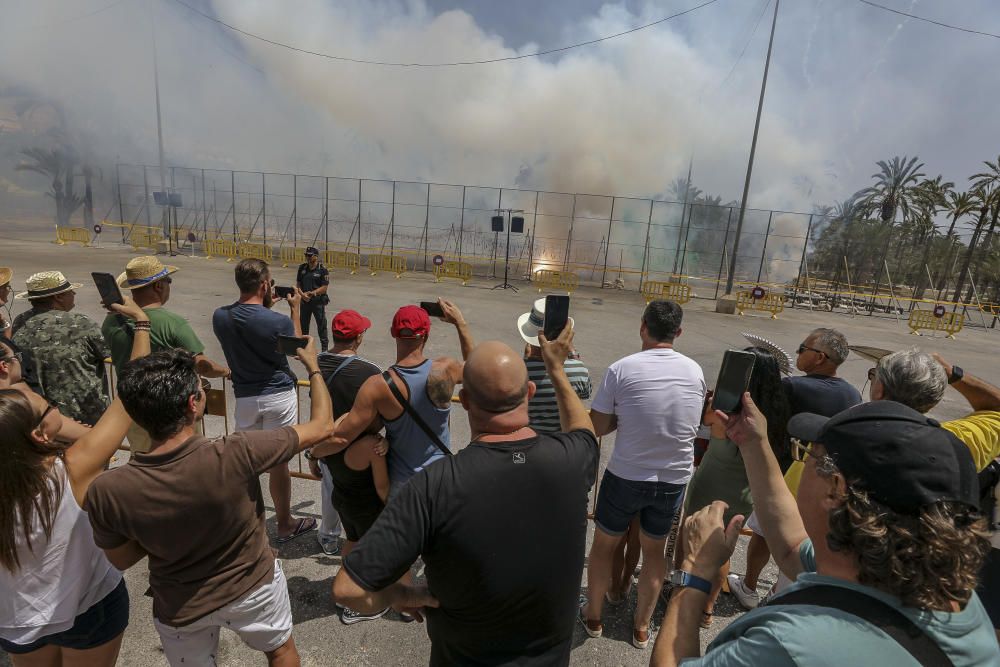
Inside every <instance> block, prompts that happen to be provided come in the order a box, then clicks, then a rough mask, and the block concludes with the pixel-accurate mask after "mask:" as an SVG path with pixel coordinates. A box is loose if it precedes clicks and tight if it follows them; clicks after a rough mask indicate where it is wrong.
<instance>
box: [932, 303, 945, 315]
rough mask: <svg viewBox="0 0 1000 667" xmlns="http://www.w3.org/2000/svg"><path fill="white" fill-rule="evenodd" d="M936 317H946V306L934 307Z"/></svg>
mask: <svg viewBox="0 0 1000 667" xmlns="http://www.w3.org/2000/svg"><path fill="white" fill-rule="evenodd" d="M934 317H944V306H942V305H937V306H934Z"/></svg>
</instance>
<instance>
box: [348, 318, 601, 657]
mask: <svg viewBox="0 0 1000 667" xmlns="http://www.w3.org/2000/svg"><path fill="white" fill-rule="evenodd" d="M572 340H573V332H572V330H571V327H566V329H565V330H564V331H563V333H562V334H561V335H560V336H559V339H558V340H555V341H551V342H550V341H546V340H544V337H540V342H541V343H542V356H543V358H544V360H545V367H546V369H547V370H548V373H549V376H550V377H551V378H552V384H553V386H554V387H555V391H556V400H557V401H558V403H559V416H560V421H561V424H562V428H563V431H565V432H561V433H553V434H538V433H536V432H535V431H533V430H532V429H531V428H529V427H528V400H529V399H530V398H531V396H532V395H533V394H534V392H535V386H534V384H533V383H532V382H529V381H528V371H527V368H525V365H524V362H523V361H522V359H521V357H520V355H518V354H517V353H516V352H514V350H512V349H510V348H509V347H507V346H506V345H504V344H503V343H498V342H493V341H491V342H486V343H483V344H481V345H479V346H478V347H476V348H475V349H474V350H473V351H472V352H471V354H469V356H468V359H467V360H466V362H465V367H464V369H463V372H462V380H463V382H462V390H461V392H460V394H459V396H460V398H461V400H462V405H463V406H464V407H465V409H466V411H467V412H468V415H469V427H470V430H471V432H472V442H471V443H470V444H469V446H468V447H466V448H465V449H463V450H462V451H460V452H459V453H458V454H456V455H455V456H453V457H450V458H447V459H444V460H441V461H438V462H437V463H435V464H434V465H431V466H428V467H427V468H425V469H424V470H422V471H420V472H419V473H417V474H416V475H414V476H413V477H412V478H411V479H410V481H409V483H408V484H407V485H406V486H404V487H403V488H402V489H401V491H400V493H399V495H398V496H397V497H396V498H395V499H394V500H393V501H392V502H391V503H389V506H388V507H387V508H386V509H385V510H384V511H383V512H382V514H381V515H380V516H379V518H378V520H377V521H376V522H375V525H374V526H372V528H371V529H370V530H369V531H368V532H367V533H366V534H365V536H364V537H363V538H361V541H360V542H358V545H357V547H356V548H355V549H354V551H352V552H351V553H350V554H349V555H348V556H347V557H346V558H345V559H344V566H343V567H342V568H341V570H340V573H339V574H338V575H337V578H336V580H335V581H334V588H333V593H334V598H335V599H336V600H337V601H338V602H339V603H341V604H343V605H345V606H347V607H350V608H351V609H358V610H368V611H375V610H379V609H383V608H385V607H386V606H387V605H392V606H393V607H395V608H397V609H407V610H408V611H411V612H417V615H418V617H419V615H420V613H425V614H426V616H427V634H428V636H429V637H430V639H431V660H430V664H431V665H459V664H463V665H464V664H477V665H492V664H510V663H512V662H515V661H516V662H517V664H519V665H532V664H539V665H542V664H544V665H553V664H562V665H565V664H567V663H568V662H569V653H570V649H571V647H572V639H573V624H574V622H575V617H576V610H577V603H578V599H579V591H580V579H581V576H582V573H583V553H584V548H585V546H586V530H587V494H588V492H589V490H590V487H591V486H592V484H593V482H594V476H595V473H596V466H597V455H598V452H597V438H596V437H595V436H594V431H593V426H592V424H591V423H590V418H589V417H588V416H587V411H586V410H585V409H584V407H583V404H582V403H581V402H580V399H579V398H578V397H577V395H576V393H575V392H574V390H573V387H572V386H571V385H570V381H569V379H568V378H567V377H566V371H565V370H564V368H563V364H564V362H565V361H566V358H567V356H568V355H569V351H570V350H571V349H572ZM418 556H419V557H422V558H423V561H424V564H425V565H426V573H427V586H426V587H420V586H412V585H407V584H405V583H401V582H399V581H398V580H399V578H400V575H402V574H403V573H404V572H406V571H407V570H408V569H409V567H410V565H411V564H412V563H413V562H414V561H415V560H416V559H417V557H418Z"/></svg>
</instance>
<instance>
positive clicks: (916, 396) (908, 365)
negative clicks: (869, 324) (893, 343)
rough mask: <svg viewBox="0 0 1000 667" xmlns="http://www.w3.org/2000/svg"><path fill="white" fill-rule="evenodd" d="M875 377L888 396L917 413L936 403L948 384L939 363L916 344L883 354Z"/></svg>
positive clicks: (928, 408)
mask: <svg viewBox="0 0 1000 667" xmlns="http://www.w3.org/2000/svg"><path fill="white" fill-rule="evenodd" d="M875 377H876V378H877V379H878V381H879V382H881V383H882V386H883V387H884V388H885V394H886V395H885V397H886V398H887V399H890V400H893V401H896V402H898V403H902V404H903V405H906V406H908V407H911V408H913V409H914V410H916V411H917V412H927V411H928V410H930V409H931V408H933V407H934V406H935V405H937V404H938V402H939V401H940V400H941V397H942V396H944V390H945V389H946V388H947V387H948V376H947V375H945V372H944V368H942V367H941V364H939V363H938V362H937V361H935V359H934V357H932V356H931V355H929V354H927V353H926V352H921V351H920V350H918V349H917V348H915V347H914V348H911V349H909V350H900V351H899V352H893V353H892V354H887V355H886V356H884V357H882V359H880V360H879V362H878V367H877V369H876V371H875Z"/></svg>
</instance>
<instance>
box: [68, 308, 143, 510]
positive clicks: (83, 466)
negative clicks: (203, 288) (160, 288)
mask: <svg viewBox="0 0 1000 667" xmlns="http://www.w3.org/2000/svg"><path fill="white" fill-rule="evenodd" d="M110 307H111V309H112V310H114V311H115V312H117V313H120V314H122V315H125V316H126V317H130V318H132V319H133V320H135V322H136V323H137V324H138V323H140V322H145V323H146V324H145V326H141V325H140V326H137V327H136V330H135V336H134V337H133V339H132V356H131V357H130V358H131V359H138V358H139V357H142V356H145V355H147V354H149V349H150V347H149V346H150V341H149V318H148V317H147V316H146V313H145V312H143V310H142V308H140V307H139V306H137V305H135V302H133V301H132V300H131V299H130V298H128V297H125V303H124V304H112V305H111V306H110ZM131 424H132V420H131V419H130V418H129V416H128V414H127V413H126V412H125V407H124V406H123V405H122V402H121V399H120V398H115V400H114V401H112V402H111V405H110V407H108V409H107V410H106V411H105V413H104V414H103V415H102V416H101V418H100V420H98V422H97V424H95V425H94V428H92V429H90V430H89V431H88V432H87V433H86V434H84V435H83V436H82V437H80V438H79V439H78V440H76V442H74V443H73V445H71V446H70V447H69V449H67V450H66V464H67V465H66V468H67V471H68V472H69V479H70V484H71V486H72V487H73V496H74V497H75V498H76V500H77V502H78V503H79V504H80V505H81V506H82V505H83V500H84V497H85V496H86V494H87V487H89V486H90V483H91V482H93V481H94V479H95V478H96V477H97V476H98V475H99V474H101V473H102V472H103V471H104V466H105V464H106V463H107V462H108V459H110V458H111V457H112V456H113V455H114V453H115V451H116V450H117V449H118V446H119V445H121V443H122V440H123V439H124V438H125V434H126V433H128V428H129V426H131Z"/></svg>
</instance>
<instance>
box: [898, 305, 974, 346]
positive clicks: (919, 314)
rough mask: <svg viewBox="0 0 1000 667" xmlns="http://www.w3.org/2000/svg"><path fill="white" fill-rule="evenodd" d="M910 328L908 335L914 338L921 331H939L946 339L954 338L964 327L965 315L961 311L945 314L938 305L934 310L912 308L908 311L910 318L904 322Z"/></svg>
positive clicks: (942, 307)
mask: <svg viewBox="0 0 1000 667" xmlns="http://www.w3.org/2000/svg"><path fill="white" fill-rule="evenodd" d="M906 325H907V326H908V327H910V333H911V334H912V335H914V336H920V335H922V334H921V333H920V330H921V329H924V330H927V331H941V332H944V334H945V335H946V336H947V337H948V338H952V339H954V338H955V334H957V333H958V332H959V331H961V330H962V327H963V326H964V325H965V315H964V313H962V312H961V311H956V312H952V313H948V312H945V307H944V305H943V304H938V305H937V306H935V307H934V310H920V309H919V308H914V309H913V310H911V311H910V317H909V319H908V320H907V321H906Z"/></svg>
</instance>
